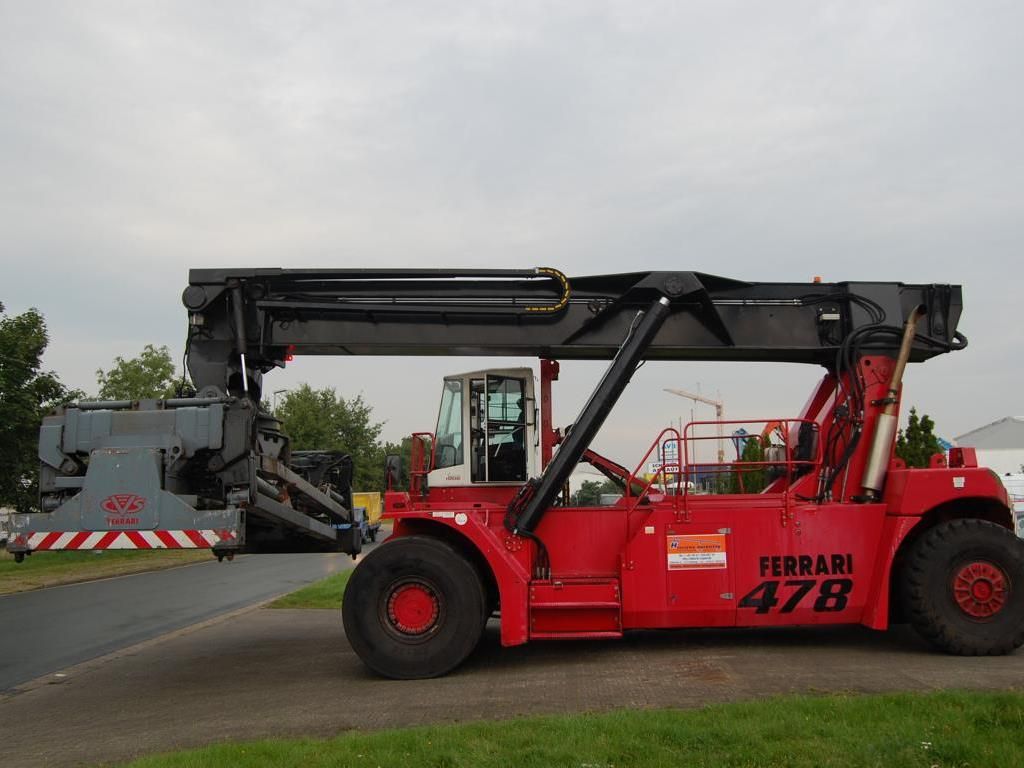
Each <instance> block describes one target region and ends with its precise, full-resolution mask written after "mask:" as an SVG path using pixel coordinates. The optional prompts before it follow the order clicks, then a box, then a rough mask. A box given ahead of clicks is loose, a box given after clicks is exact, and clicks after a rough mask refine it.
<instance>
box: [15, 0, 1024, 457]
mask: <svg viewBox="0 0 1024 768" xmlns="http://www.w3.org/2000/svg"><path fill="white" fill-rule="evenodd" d="M1022 29H1024V5H1022V4H1021V3H1019V2H985V3H966V2H958V3H945V2H936V1H934V0H928V1H927V2H925V1H922V2H901V3H898V4H896V3H876V4H875V3H829V2H822V1H821V0H808V2H800V3H795V2H794V3H783V2H771V3H765V2H749V3H731V2H722V0H715V1H714V2H667V3H657V2H646V3H645V2H638V1H637V0H634V1H633V2H622V3H615V2H608V3H598V2H579V3H572V2H558V3H551V4H535V3H529V2H521V1H520V2H515V3H505V4H502V3H484V2H471V3H470V2H460V3H443V2H430V3H424V2H408V3H401V2H392V3H385V2H380V3H370V2H358V3H343V2H294V1H293V2H288V3H282V2H267V3H256V2H246V3H229V2H209V1H206V2H193V3H188V2H168V3H152V2H142V1H141V0H131V2H83V1H82V0H75V1H74V2H41V1H39V0H35V1H34V2H20V1H16V0H0V262H2V267H3V272H2V277H0V301H2V302H3V303H4V304H6V305H7V309H8V312H19V311H22V310H24V309H26V308H28V307H30V306H34V307H37V308H38V309H40V310H41V311H42V312H43V313H44V315H45V316H46V318H47V321H48V323H49V328H50V333H51V346H50V350H49V352H48V353H47V356H46V364H47V366H48V367H49V368H52V369H54V370H56V371H57V372H58V373H59V374H60V376H61V377H62V378H63V379H64V380H65V381H66V382H67V383H68V384H70V385H72V386H77V387H80V388H83V389H86V390H92V391H95V389H96V382H95V375H94V372H95V369H96V368H97V367H109V365H110V363H111V361H112V360H113V358H114V356H115V355H123V356H132V355H135V354H137V353H138V352H139V351H140V350H141V349H142V347H143V345H144V344H146V343H155V344H166V345H168V346H169V347H170V348H171V349H172V350H173V351H174V353H175V355H176V356H180V354H181V350H182V340H183V337H184V331H185V311H184V309H183V307H182V305H181V302H180V295H181V290H182V289H183V288H184V287H185V285H186V283H187V271H188V269H189V268H190V267H221V266H290V267H363V266H392V267H422V266H473V267H489V266H493V267H508V266H515V267H532V266H548V265H550V266H554V267H557V268H559V269H561V270H563V271H565V272H567V273H568V274H570V275H572V274H589V273H604V272H617V271H633V270H637V269H644V268H649V269H685V270H700V271H706V272H711V273H717V274H722V275H726V276H729V277H735V278H739V279H744V280H782V281H800V280H810V279H811V278H812V276H814V275H822V276H824V278H825V279H826V280H828V281H834V280H893V281H905V282H939V283H960V284H962V285H963V286H964V303H965V310H964V315H963V318H962V321H961V325H960V329H961V331H963V332H964V333H965V334H966V335H967V336H968V338H969V339H970V342H971V343H970V347H969V348H968V349H967V350H966V351H963V352H959V353H954V354H951V355H946V356H944V357H942V358H939V359H935V360H933V361H931V362H929V363H927V364H925V365H921V366H913V367H912V369H911V370H910V371H909V372H908V375H907V381H906V383H907V388H906V400H907V402H908V403H910V404H916V405H917V406H918V409H919V410H922V411H925V412H927V413H929V414H931V415H932V416H933V417H934V419H935V421H936V422H937V424H938V431H939V433H940V434H942V435H944V436H947V437H952V436H954V435H957V434H961V433H963V432H966V431H968V430H970V429H973V428H975V427H978V426H981V425H983V424H985V423H988V422H990V421H993V420H996V419H998V418H1001V417H1003V416H1007V415H1024V414H1022V411H1024V408H1022V407H1021V405H1020V397H1021V395H1020V392H1021V389H1022V387H1021V381H1022V374H1024V359H1022V350H1024V345H1022V343H1021V342H1022V336H1024V332H1022V321H1021V304H1022V281H1021V279H1020V274H1021V266H1020V252H1021V250H1022V245H1024V233H1022V226H1021V219H1022V216H1021V213H1022V211H1024V126H1022V122H1024V100H1022V97H1021V93H1022V82H1024V54H1022V48H1021V45H1020V34H1021V30H1022ZM526 362H529V361H524V363H526ZM480 364H481V362H480V361H477V360H467V359H458V358H453V359H445V360H424V359H417V358H406V359H387V360H381V359H368V358H361V359H358V358H346V359H341V358H323V359H311V358H299V359H298V360H297V361H296V362H295V364H293V366H291V367H290V369H289V370H288V371H285V372H280V373H275V374H272V375H270V376H269V377H268V379H267V381H266V389H267V390H268V391H269V390H274V389H281V388H288V387H293V386H295V385H296V384H297V383H298V382H301V381H309V382H310V383H312V384H314V385H316V386H324V385H333V386H336V387H337V389H338V391H339V392H340V393H342V394H345V395H355V394H357V393H360V392H362V393H363V394H364V396H365V397H366V399H367V400H368V401H369V402H370V403H371V404H372V405H373V406H374V408H375V413H376V414H377V416H378V417H379V418H380V419H384V420H386V421H387V424H386V427H385V436H386V437H388V438H391V439H396V438H397V437H399V436H400V435H401V434H405V433H408V432H410V431H412V430H414V429H416V430H421V429H431V428H432V426H433V421H434V419H435V417H436V401H437V397H438V395H439V391H440V383H439V380H440V378H441V376H442V375H443V373H445V372H455V371H460V370H471V369H473V368H476V367H478V366H479V365H480ZM500 364H502V365H507V364H509V361H508V360H501V361H500ZM602 368H603V365H602V364H597V363H579V364H573V365H566V366H564V367H563V370H564V373H565V375H564V376H563V379H564V381H563V382H562V386H561V387H560V388H559V389H558V390H556V395H555V397H556V416H557V417H558V419H559V420H560V421H564V422H568V421H571V420H572V419H573V417H574V415H575V411H576V409H577V408H578V407H579V406H580V405H582V403H583V401H584V400H585V398H586V395H587V393H588V391H589V387H590V386H592V384H593V382H594V380H595V379H596V377H597V376H598V375H599V373H600V371H601V370H602ZM819 374H820V372H819V371H818V370H816V369H814V368H809V367H802V366H797V367H794V366H789V367H782V366H760V367H753V366H744V365H738V364H725V365H721V364H719V365H713V364H700V365H695V364H685V363H679V364H674V365H668V364H657V365H655V364H650V365H648V366H645V367H644V368H643V369H642V370H641V371H640V372H639V374H638V375H637V376H636V378H635V379H634V385H633V387H632V389H631V390H630V392H629V393H628V394H627V396H626V397H624V398H623V400H622V402H621V404H620V407H619V409H618V411H617V412H616V413H615V414H613V416H612V418H611V419H610V421H609V423H608V424H607V425H606V428H605V430H604V431H603V432H602V434H601V436H600V437H599V440H598V448H599V449H602V450H604V451H606V452H608V453H610V454H612V455H613V456H615V457H616V458H619V459H621V460H622V461H623V462H624V463H627V464H632V463H633V462H634V461H635V460H637V459H639V454H640V453H642V452H643V450H644V448H645V447H646V444H647V443H648V442H649V441H650V440H651V439H653V437H654V434H655V433H656V431H657V429H658V428H659V427H660V426H661V425H662V424H664V423H665V422H667V421H668V420H669V419H674V418H678V417H679V416H680V415H682V416H684V417H687V418H688V417H689V415H690V405H689V404H688V403H687V402H686V401H683V400H680V399H678V398H674V397H672V396H671V395H668V394H665V393H663V392H662V388H663V387H683V388H688V389H696V388H697V386H698V385H699V386H700V387H701V389H702V391H704V392H705V393H712V394H717V393H719V392H720V393H721V395H722V397H723V399H724V400H725V402H726V411H727V415H730V414H731V415H735V416H743V417H754V416H773V417H777V416H785V415H793V416H795V415H797V413H798V411H799V409H800V407H801V406H802V404H803V402H804V400H805V398H806V396H807V395H808V394H809V390H810V388H811V387H812V385H813V383H814V382H815V381H816V380H817V378H818V377H819ZM696 415H697V417H698V418H710V417H711V416H712V414H711V412H709V411H706V410H704V411H701V410H698V411H697V412H696Z"/></svg>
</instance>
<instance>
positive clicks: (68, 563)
mask: <svg viewBox="0 0 1024 768" xmlns="http://www.w3.org/2000/svg"><path fill="white" fill-rule="evenodd" d="M212 559H213V556H212V555H211V554H210V553H209V552H208V551H207V550H195V549H175V550H167V551H161V552H153V551H139V550H115V549H111V550H106V551H103V552H99V553H97V552H36V553H34V554H32V555H31V556H29V557H26V558H25V560H24V561H23V562H21V563H16V562H14V555H12V554H10V553H8V552H2V553H0V595H2V594H9V593H11V592H24V591H26V590H30V589H39V588H41V587H53V586H57V585H59V584H71V583H74V582H77V581H91V580H92V579H103V578H107V577H109V576H121V575H124V574H128V573H139V572H141V571H154V570H158V569H160V568H172V567H174V566H177V565H184V564H186V563H195V562H203V561H206V560H212Z"/></svg>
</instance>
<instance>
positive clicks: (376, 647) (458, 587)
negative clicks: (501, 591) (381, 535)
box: [342, 536, 486, 680]
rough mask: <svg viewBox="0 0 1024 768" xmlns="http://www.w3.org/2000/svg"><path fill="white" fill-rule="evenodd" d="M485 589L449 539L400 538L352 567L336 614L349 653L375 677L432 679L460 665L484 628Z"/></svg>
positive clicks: (389, 542) (388, 542)
mask: <svg viewBox="0 0 1024 768" xmlns="http://www.w3.org/2000/svg"><path fill="white" fill-rule="evenodd" d="M485 606H486V594H485V592H484V587H483V584H482V583H481V581H480V576H479V575H478V574H477V571H476V568H474V567H473V565H472V564H471V563H470V562H469V561H468V560H466V558H464V557H463V556H462V555H461V554H459V552H458V551H456V550H455V549H454V548H453V547H451V546H450V545H449V544H447V543H445V542H443V541H440V540H439V539H435V538H431V537H429V536H403V537H401V538H398V539H392V540H390V541H387V542H385V543H383V544H381V545H380V546H379V547H377V548H376V549H375V550H373V552H371V553H370V554H368V555H367V556H366V558H365V559H364V560H363V561H362V562H361V563H360V564H359V565H358V566H357V567H356V569H355V572H354V573H353V574H352V577H351V578H350V579H349V582H348V586H347V587H346V588H345V597H344V599H343V601H342V617H343V619H344V623H345V635H346V636H347V637H348V641H349V643H351V644H352V648H353V650H355V652H356V653H357V654H358V655H359V658H360V659H362V660H363V663H364V664H366V666H368V667H369V668H370V669H372V670H373V671H374V672H376V673H377V674H380V675H383V676H385V677H391V678H395V679H398V680H411V679H415V678H423V677H438V676H440V675H443V674H445V673H447V672H450V671H451V670H453V669H454V668H455V667H457V666H458V665H459V664H461V663H462V662H463V661H464V660H465V659H466V657H467V656H469V654H470V653H472V651H473V649H474V648H476V646H477V643H478V642H479V641H480V637H481V635H482V634H483V629H484V623H485V618H484V610H485Z"/></svg>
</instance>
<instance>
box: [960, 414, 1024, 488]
mask: <svg viewBox="0 0 1024 768" xmlns="http://www.w3.org/2000/svg"><path fill="white" fill-rule="evenodd" d="M956 444H957V445H958V446H961V447H965V448H974V449H976V450H977V452H978V465H979V466H982V467H988V468H990V469H991V470H992V471H994V472H996V473H997V474H999V475H1006V474H1011V475H1015V474H1020V473H1021V472H1024V419H1022V418H1017V417H1015V416H1007V417H1006V418H1005V419H1000V420H999V421H993V422H992V423H991V424H986V425H985V426H984V427H978V428H977V429H972V430H971V431H970V432H967V433H966V434H963V435H960V436H959V437H957V438H956Z"/></svg>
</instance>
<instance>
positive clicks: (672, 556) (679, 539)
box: [668, 533, 728, 571]
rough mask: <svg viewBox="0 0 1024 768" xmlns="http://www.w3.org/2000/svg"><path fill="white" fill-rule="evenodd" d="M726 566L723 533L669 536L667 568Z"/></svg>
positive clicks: (696, 568) (704, 568)
mask: <svg viewBox="0 0 1024 768" xmlns="http://www.w3.org/2000/svg"><path fill="white" fill-rule="evenodd" d="M726 567H728V565H727V563H726V560H725V534H723V533H709V534H707V535H704V536H669V537H668V569H669V570H670V571H698V570H709V569H712V568H726Z"/></svg>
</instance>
